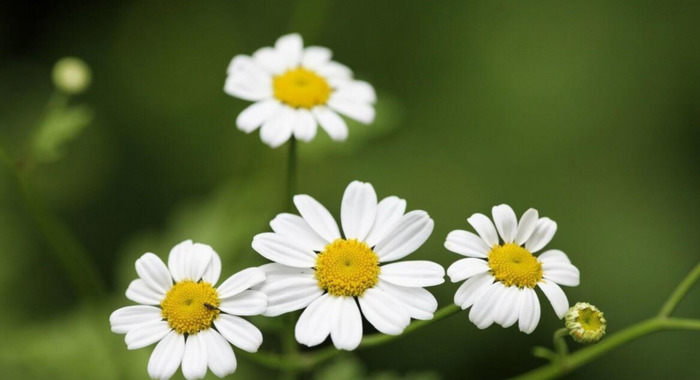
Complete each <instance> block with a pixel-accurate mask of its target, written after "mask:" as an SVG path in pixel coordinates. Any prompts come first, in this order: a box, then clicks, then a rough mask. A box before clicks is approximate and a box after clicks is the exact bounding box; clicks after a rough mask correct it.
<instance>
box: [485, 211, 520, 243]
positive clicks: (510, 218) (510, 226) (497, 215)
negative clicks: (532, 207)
mask: <svg viewBox="0 0 700 380" xmlns="http://www.w3.org/2000/svg"><path fill="white" fill-rule="evenodd" d="M491 214H492V215H493V222H494V224H496V229H497V230H498V233H499V234H501V238H503V241H504V242H505V243H512V242H513V241H514V240H515V234H516V233H517V232H518V219H517V218H516V216H515V212H514V211H513V209H512V208H510V206H508V205H506V204H502V205H498V206H494V207H493V209H492V210H491Z"/></svg>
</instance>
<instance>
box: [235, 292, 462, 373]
mask: <svg viewBox="0 0 700 380" xmlns="http://www.w3.org/2000/svg"><path fill="white" fill-rule="evenodd" d="M458 311H460V308H459V306H457V305H454V304H452V305H448V306H445V307H443V308H442V309H440V310H438V311H436V312H435V314H434V315H433V318H432V319H429V320H424V321H416V322H414V323H412V324H410V325H409V326H408V327H406V329H405V330H404V332H403V333H402V334H400V335H385V334H372V335H367V336H365V337H364V338H363V339H362V342H361V343H360V346H359V348H360V349H363V348H370V347H374V346H378V345H381V344H384V343H388V342H391V341H393V340H395V339H399V338H401V337H403V336H405V335H406V334H409V333H411V332H413V331H416V330H418V329H420V328H422V327H425V326H428V325H431V324H433V323H435V322H437V321H439V320H442V319H444V318H446V317H449V316H450V315H452V314H455V313H457V312H458ZM295 343H296V342H295ZM341 352H342V351H340V350H337V349H336V348H335V347H332V346H331V347H327V348H323V349H320V350H316V351H312V352H308V353H298V354H297V355H295V356H292V357H288V356H282V355H279V354H273V353H266V352H258V353H255V354H244V355H245V356H246V357H248V358H249V359H251V360H253V361H255V362H257V363H258V364H261V365H263V366H265V367H269V368H278V369H282V370H285V371H290V370H300V371H308V370H310V369H312V368H314V367H316V366H317V365H319V364H321V363H323V362H325V361H327V360H328V359H331V358H333V357H335V356H337V355H338V354H340V353H341Z"/></svg>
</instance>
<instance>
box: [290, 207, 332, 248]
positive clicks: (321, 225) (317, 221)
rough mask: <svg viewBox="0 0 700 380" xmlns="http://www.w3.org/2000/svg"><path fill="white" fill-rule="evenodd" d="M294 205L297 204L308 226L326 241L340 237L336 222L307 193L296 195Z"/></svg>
mask: <svg viewBox="0 0 700 380" xmlns="http://www.w3.org/2000/svg"><path fill="white" fill-rule="evenodd" d="M294 205H295V206H297V210H299V213H300V214H301V216H302V217H303V218H304V220H306V223H309V226H311V228H313V229H314V231H316V233H317V234H319V235H320V236H321V237H322V238H324V239H326V241H327V242H329V243H330V242H332V241H333V240H335V239H338V238H340V230H338V224H336V223H335V220H334V219H333V216H332V215H331V213H330V212H328V210H327V209H326V208H325V207H323V205H322V204H320V203H319V202H318V201H317V200H315V199H313V198H312V197H310V196H308V195H296V196H294Z"/></svg>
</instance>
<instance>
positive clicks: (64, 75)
mask: <svg viewBox="0 0 700 380" xmlns="http://www.w3.org/2000/svg"><path fill="white" fill-rule="evenodd" d="M91 77H92V72H91V71H90V66H88V65H87V64H86V63H85V62H83V60H81V59H79V58H74V57H65V58H61V59H60V60H59V61H58V62H56V64H55V65H54V66H53V83H54V85H55V86H56V88H58V89H59V90H60V91H62V92H65V93H67V94H70V95H75V94H79V93H81V92H83V91H85V90H86V89H87V88H88V87H89V86H90V79H91Z"/></svg>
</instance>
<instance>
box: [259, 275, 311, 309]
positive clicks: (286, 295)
mask: <svg viewBox="0 0 700 380" xmlns="http://www.w3.org/2000/svg"><path fill="white" fill-rule="evenodd" d="M259 290H260V291H261V292H263V293H265V294H267V302H268V306H267V310H266V311H265V313H264V314H263V315H265V316H268V317H274V316H277V315H280V314H284V313H287V312H290V311H294V310H299V309H302V308H304V307H306V306H307V305H308V304H310V303H311V302H312V301H313V300H315V299H316V298H318V297H320V296H321V295H322V294H323V290H321V288H319V287H318V282H317V281H316V279H315V278H314V277H313V274H311V275H303V276H298V277H295V278H287V279H282V280H279V281H274V282H270V281H267V282H265V283H264V284H263V286H262V287H260V289H259Z"/></svg>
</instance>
